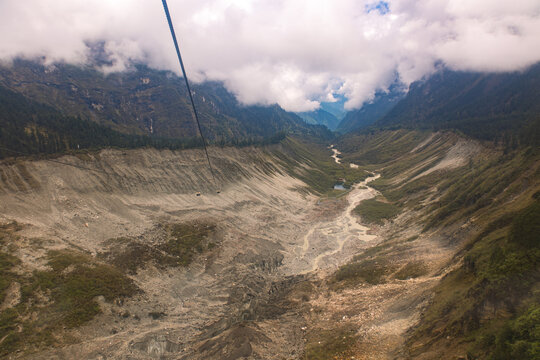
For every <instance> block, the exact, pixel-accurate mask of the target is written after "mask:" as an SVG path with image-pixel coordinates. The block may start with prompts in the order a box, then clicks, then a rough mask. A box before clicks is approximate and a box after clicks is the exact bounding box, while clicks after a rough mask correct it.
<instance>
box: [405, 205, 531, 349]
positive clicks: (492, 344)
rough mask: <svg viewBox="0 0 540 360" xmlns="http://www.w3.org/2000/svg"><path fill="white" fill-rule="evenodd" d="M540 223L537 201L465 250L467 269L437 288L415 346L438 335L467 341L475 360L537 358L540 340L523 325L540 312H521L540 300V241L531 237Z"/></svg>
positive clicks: (488, 230) (491, 228) (415, 336)
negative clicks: (539, 286)
mask: <svg viewBox="0 0 540 360" xmlns="http://www.w3.org/2000/svg"><path fill="white" fill-rule="evenodd" d="M539 222H540V206H539V205H538V200H536V201H534V202H533V203H532V204H530V205H529V206H527V207H525V208H524V209H522V210H521V211H518V212H516V213H510V214H505V215H503V216H501V217H500V218H498V219H495V220H494V221H493V222H492V223H490V224H488V225H487V226H486V227H485V229H484V230H483V231H481V232H480V233H479V235H478V236H476V237H475V238H474V239H473V241H472V242H471V244H470V245H469V246H467V247H466V248H465V249H466V250H465V253H464V254H463V255H464V259H463V265H462V266H461V267H460V268H458V269H456V270H454V271H452V272H451V273H449V274H448V275H447V276H445V277H444V278H443V279H442V281H441V282H440V284H439V285H438V286H437V287H436V288H435V298H434V299H433V302H432V304H431V305H430V307H429V308H428V309H427V311H426V312H425V314H424V315H423V318H422V321H421V325H420V326H419V327H418V328H417V329H416V330H415V332H414V334H413V336H412V338H411V343H414V342H415V341H418V342H421V343H425V342H426V338H431V337H432V336H433V335H434V334H436V335H439V336H441V337H442V338H445V337H446V336H451V337H461V338H462V339H466V341H467V342H469V344H470V345H469V348H470V352H471V354H472V355H473V356H474V357H475V358H476V357H479V358H491V359H510V358H519V359H533V358H535V357H534V356H536V355H537V354H536V353H534V351H537V350H534V349H538V346H539V345H540V339H538V337H536V338H535V337H534V336H536V335H533V336H532V337H531V334H532V333H530V330H526V331H525V330H520V329H521V328H520V326H521V325H518V324H521V323H522V322H526V321H528V320H527V319H534V318H535V316H536V315H537V313H536V311H537V310H534V309H533V310H530V311H529V310H527V311H529V312H520V311H519V309H520V308H523V306H524V304H526V303H527V302H530V301H532V302H533V304H538V301H539V300H540V296H539V295H538V294H536V295H535V294H534V292H531V289H533V288H535V286H537V284H538V282H539V280H540V272H539V271H538V259H540V243H538V241H536V242H534V243H530V242H529V240H530V239H531V238H530V237H529V235H530V236H532V238H534V237H535V236H536V238H537V234H538V232H537V228H538V223H539ZM523 316H524V317H523ZM519 319H521V320H519ZM434 329H436V332H435V333H434ZM501 329H502V330H501ZM420 339H421V340H420ZM419 351H421V349H419ZM518 354H519V356H517V355H518ZM527 354H535V355H534V356H533V357H530V355H527ZM516 356H517V357H516Z"/></svg>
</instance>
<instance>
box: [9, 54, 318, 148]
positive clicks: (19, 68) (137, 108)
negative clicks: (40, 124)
mask: <svg viewBox="0 0 540 360" xmlns="http://www.w3.org/2000/svg"><path fill="white" fill-rule="evenodd" d="M0 85H2V86H4V87H6V88H8V89H10V90H12V91H15V92H17V93H20V94H22V95H24V96H25V97H27V98H28V99H30V100H33V101H36V102H38V103H41V104H45V105H49V106H50V107H52V108H54V109H56V110H57V111H59V112H61V113H63V114H64V115H69V116H73V117H80V118H81V119H84V120H92V121H95V122H97V123H99V124H102V125H106V126H109V127H111V128H113V129H114V130H118V131H120V132H123V133H129V134H138V135H148V136H157V137H168V138H190V137H196V136H198V133H197V126H196V124H195V122H194V120H193V117H192V113H191V112H192V110H191V105H190V103H189V97H188V96H187V90H186V88H185V85H184V83H183V79H181V78H179V77H178V76H176V75H174V74H173V73H171V72H166V71H157V70H153V69H150V68H148V67H145V66H134V67H133V68H132V69H131V70H129V71H126V72H122V73H111V74H107V75H106V74H103V73H101V72H99V71H98V70H96V69H95V68H93V67H91V66H86V67H84V66H81V67H76V66H73V65H67V64H54V65H50V66H43V65H41V64H38V63H35V62H30V61H26V60H15V61H14V62H13V64H11V65H9V66H2V67H0ZM192 90H193V95H194V98H195V103H196V106H197V108H198V111H199V113H200V117H201V123H202V124H201V125H202V128H203V132H204V134H205V135H206V137H207V138H208V139H209V140H211V141H217V142H227V143H230V142H234V141H243V140H246V139H257V140H260V139H263V138H268V137H271V136H274V135H275V134H276V133H279V132H287V133H291V134H304V133H310V134H315V135H317V136H322V137H325V136H328V135H329V132H328V130H326V129H325V128H324V127H322V126H311V125H308V124H306V123H305V122H304V121H302V120H301V119H300V118H299V117H298V116H297V115H295V114H293V113H288V112H286V111H284V110H283V109H281V107H279V106H278V105H273V106H268V107H263V106H242V105H241V104H239V103H238V102H237V101H236V99H235V97H234V96H233V95H232V94H231V93H230V92H228V91H227V90H226V89H225V88H224V87H223V86H222V85H221V84H219V83H212V82H207V83H201V84H193V87H192Z"/></svg>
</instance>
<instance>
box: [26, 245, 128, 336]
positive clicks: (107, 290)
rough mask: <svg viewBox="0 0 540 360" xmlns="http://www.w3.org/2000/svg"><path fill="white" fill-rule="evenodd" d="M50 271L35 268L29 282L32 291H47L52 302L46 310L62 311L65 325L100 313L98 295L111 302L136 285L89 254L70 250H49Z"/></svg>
mask: <svg viewBox="0 0 540 360" xmlns="http://www.w3.org/2000/svg"><path fill="white" fill-rule="evenodd" d="M48 257H49V266H51V267H52V271H37V272H35V273H34V276H33V280H34V282H33V283H32V284H31V285H30V286H31V287H32V288H33V290H34V291H37V290H39V291H42V292H49V291H50V294H51V299H52V300H53V303H54V305H52V306H51V308H50V309H49V310H50V311H53V312H55V313H59V314H61V319H59V320H60V321H61V323H62V324H63V325H65V326H67V327H76V326H80V325H82V324H84V323H86V322H88V321H90V320H92V319H93V317H94V316H95V315H97V314H99V313H100V312H101V311H100V308H99V304H98V303H97V302H96V301H95V298H96V297H97V296H103V297H104V298H105V300H107V301H112V300H114V299H117V298H122V297H128V296H132V295H133V294H135V293H136V291H137V287H136V286H135V285H134V284H133V282H132V281H131V280H130V279H128V278H127V277H126V276H125V275H123V274H122V273H121V272H120V271H118V270H117V269H115V268H113V267H111V266H109V265H105V264H101V263H96V262H95V261H93V259H92V258H91V257H90V256H87V255H84V254H81V253H75V252H71V251H51V252H50V253H49V256H48Z"/></svg>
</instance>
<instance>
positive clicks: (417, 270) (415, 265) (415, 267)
mask: <svg viewBox="0 0 540 360" xmlns="http://www.w3.org/2000/svg"><path fill="white" fill-rule="evenodd" d="M427 272H428V268H427V266H426V264H425V263H424V262H423V261H411V262H408V263H407V264H406V265H405V266H403V267H402V268H401V269H400V270H399V271H398V272H397V273H395V274H394V277H395V278H396V279H399V280H407V279H414V278H417V277H420V276H424V275H426V274H427Z"/></svg>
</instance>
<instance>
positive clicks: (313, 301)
mask: <svg viewBox="0 0 540 360" xmlns="http://www.w3.org/2000/svg"><path fill="white" fill-rule="evenodd" d="M426 139H427V140H426ZM424 140H426V141H427V142H426V143H425V144H424V145H422V144H419V146H421V147H422V146H423V147H424V148H425V147H426V144H428V143H430V142H431V143H430V144H435V145H433V146H438V145H437V141H439V144H440V143H441V142H444V139H443V140H441V139H440V138H436V139H435V140H434V139H433V138H428V137H427V136H426V137H425V138H424ZM419 143H420V142H419ZM475 146H476V145H474V144H472V145H471V144H469V145H468V146H465V145H463V144H462V143H459V142H458V143H457V145H455V143H454V144H450V145H448V147H444V146H443V150H441V152H440V154H439V157H438V158H437V157H434V158H430V159H428V160H426V161H425V163H423V164H420V165H418V168H416V170H418V169H419V168H421V169H423V170H422V171H424V172H427V174H430V173H431V172H428V171H429V169H428V168H426V164H431V165H430V166H431V167H432V168H433V167H435V168H436V169H435V170H436V171H441V170H444V169H445V168H452V169H453V168H455V167H460V166H463V165H464V163H465V161H464V159H465V158H466V156H467V155H470V154H471V153H477V152H479V148H477V147H475ZM413 151H417V150H415V149H413ZM211 155H212V157H213V161H214V163H215V164H216V174H217V179H218V184H217V185H216V184H212V183H209V182H208V179H211V176H210V174H209V173H208V170H207V168H206V166H205V163H204V161H203V160H204V157H203V154H202V153H201V152H200V151H198V150H185V151H177V152H172V151H166V150H164V151H157V150H148V149H146V150H129V151H119V150H104V151H101V152H99V153H94V154H85V155H84V156H83V155H78V156H64V157H62V158H60V159H58V160H59V161H61V162H63V163H64V164H61V163H54V162H50V161H44V160H41V161H24V160H18V161H14V162H11V163H8V162H5V163H3V164H2V165H1V167H0V175H1V182H0V222H1V226H2V229H3V230H2V231H3V232H2V234H3V235H2V239H3V240H2V242H1V243H0V244H1V245H2V251H3V253H6V254H9V255H6V256H10V259H11V258H13V259H17V260H13V261H12V263H11V264H12V265H10V266H12V267H11V270H9V271H10V274H12V275H10V276H12V278H11V280H10V281H8V282H9V284H6V286H5V287H6V289H7V290H6V291H7V292H6V294H7V295H6V296H5V297H4V299H3V304H2V305H1V306H2V309H16V310H17V311H18V312H19V315H18V317H16V318H12V319H17V320H16V321H15V320H12V323H16V324H17V326H16V327H13V328H9V326H7V327H6V325H5V324H4V325H3V326H4V328H3V329H8V330H5V331H4V332H2V334H4V333H5V334H6V335H3V336H2V338H0V348H2V347H3V348H5V349H8V350H7V351H5V352H3V353H2V354H3V356H5V357H6V358H8V359H17V358H29V359H30V358H32V359H73V358H84V359H96V360H97V359H224V360H234V359H328V358H343V359H385V358H408V357H409V354H408V353H407V351H405V350H404V344H405V340H406V335H407V330H408V329H409V328H410V327H411V326H413V325H415V324H416V323H417V322H418V321H419V319H420V314H421V312H422V311H423V308H424V307H425V305H426V304H427V302H429V301H430V299H431V292H432V291H431V290H432V289H433V287H434V286H435V285H436V284H437V283H438V282H439V280H440V279H441V277H443V276H444V275H445V274H446V273H448V271H450V270H452V268H453V266H454V265H452V263H451V262H450V260H451V259H452V257H453V256H454V254H455V253H456V251H457V247H458V244H459V242H457V241H456V242H452V241H449V238H452V237H455V236H464V235H463V234H467V233H468V232H470V231H472V229H474V226H471V227H469V228H468V227H467V226H468V225H467V224H461V223H460V224H459V225H458V226H457V228H452V229H451V230H446V231H447V232H446V233H445V232H441V231H438V232H436V231H431V232H429V231H428V232H422V226H421V224H420V222H419V219H422V218H423V217H425V216H426V214H425V213H424V211H423V208H422V205H424V206H426V205H427V204H429V203H431V202H433V201H435V200H436V194H433V196H431V197H428V198H425V199H423V200H421V202H419V203H418V205H420V206H419V207H416V208H414V209H410V211H406V212H402V213H401V214H400V215H398V216H397V217H396V218H395V219H394V221H392V222H383V223H382V225H373V224H372V225H369V226H367V225H365V224H363V223H362V220H361V219H360V218H359V217H358V216H357V215H355V212H354V209H355V207H356V206H357V205H358V204H359V203H360V202H361V201H362V200H367V199H370V198H374V197H380V196H381V194H380V193H379V192H378V191H377V190H375V189H374V188H373V187H370V182H371V181H374V180H375V179H377V178H378V177H379V176H380V175H372V176H370V177H368V178H367V179H366V180H364V181H363V182H360V183H357V184H356V185H354V186H353V187H352V189H351V190H350V191H349V192H348V193H347V194H345V195H344V196H340V197H323V198H320V197H318V196H315V195H313V194H312V193H310V192H308V191H306V190H305V184H304V183H303V182H302V181H301V180H299V179H297V178H295V177H292V176H290V175H288V173H287V171H286V170H285V169H284V168H283V166H282V164H280V162H279V161H277V160H276V158H275V157H274V156H273V155H272V153H271V152H269V151H266V150H263V149H260V148H244V149H230V148H227V149H220V150H219V151H218V150H216V149H213V152H212V154H211ZM329 156H330V154H329ZM451 157H452V159H450V158H451ZM449 159H450V160H452V161H450V160H449ZM456 159H457V160H456ZM65 163H69V164H71V165H75V166H78V167H73V166H66V165H65ZM437 166H438V167H437ZM370 170H373V171H377V169H375V168H371V169H370ZM414 171H415V170H414V169H412V170H410V173H409V174H408V175H407V176H408V177H409V178H411V179H413V178H414V176H421V174H422V173H421V172H420V173H418V175H416V174H414V176H413V174H412V173H413V172H414ZM404 174H405V173H404ZM401 176H405V175H401ZM388 178H390V177H388ZM383 180H384V179H383ZM217 188H220V189H221V192H220V193H216V189H217ZM198 192H200V193H201V195H200V196H198V195H197V193H198ZM460 233H461V235H459V234H460ZM456 234H458V235H456ZM186 239H187V240H189V241H193V244H194V245H193V246H194V248H196V251H191V250H190V249H185V248H179V246H184V245H179V244H185V241H184V242H182V241H183V240H186ZM175 241H176V242H175ZM66 251H68V252H69V253H66ZM66 254H67V255H66ZM74 254H75V255H74ZM66 259H83V260H77V261H79V262H76V260H69V261H71V262H69V261H68V262H66V261H67V260H66ZM62 264H65V265H62ZM88 264H92V266H93V267H92V268H91V269H93V270H92V271H94V272H97V269H102V267H106V269H112V270H110V271H114V274H116V275H115V276H118V278H119V279H126V280H125V281H126V284H132V286H133V289H132V291H130V292H129V294H127V293H125V294H124V293H123V292H121V293H119V295H118V296H112V295H111V296H109V297H108V296H106V295H104V296H96V297H93V298H91V299H90V300H91V301H93V302H95V304H96V306H97V309H98V310H97V311H96V312H95V315H94V316H91V317H90V318H89V319H88V321H84V322H81V323H80V324H76V325H74V324H73V323H72V322H67V321H65V320H62V319H61V320H58V319H57V320H54V319H51V318H49V317H47V316H46V315H44V311H42V310H40V309H55V311H58V314H62V312H61V311H62V308H61V307H60V308H58V307H55V301H56V300H55V299H61V298H60V297H58V296H59V295H58V294H57V293H56V292H55V291H57V290H55V288H52V287H51V288H47V287H46V286H44V285H41V286H37V285H36V286H34V287H32V286H30V285H27V284H32V283H33V281H34V282H35V280H29V276H30V275H29V274H34V275H33V277H34V278H38V279H41V278H40V277H39V276H40V275H39V274H46V273H50V272H51V271H57V270H58V274H57V276H58V277H61V278H62V279H68V280H69V279H71V277H70V276H73V275H74V274H75V275H80V273H84V269H87V268H88V266H89V265H88ZM51 269H52V270H51ZM104 269H105V268H104ZM117 272H118V274H120V275H118V274H117ZM351 273H352V274H353V275H354V276H350V274H351ZM32 279H33V278H32ZM68 280H66V282H65V283H62V284H63V285H62V286H66V287H67V286H68V285H69V281H68ZM40 284H41V283H40ZM65 284H68V285H65ZM107 286H108V285H107ZM130 286H131V285H130ZM128 287H129V286H128V285H126V287H124V288H122V289H123V291H127V290H126V289H127V288H128ZM30 288H31V289H33V290H28V289H30ZM21 289H22V290H21ZM130 289H131V288H130ZM79 290H80V289H78V290H77V291H79ZM107 290H110V289H109V287H107ZM32 291H33V292H32ZM69 299H72V298H69ZM90 300H88V301H90ZM58 301H60V300H58ZM25 302H26V305H25ZM66 306H67V305H66ZM47 311H48V310H47ZM58 316H62V315H58ZM51 321H57V323H58V324H60V325H59V326H57V327H53V328H50V329H49V327H50V326H49V325H48V323H49V322H51ZM25 327H30V328H31V329H32V330H33V331H34V332H39V331H42V330H44V329H48V331H49V333H50V334H49V336H48V337H47V339H45V340H44V339H36V338H35V336H31V335H28V334H26V332H25V330H24V328H25ZM13 339H15V340H13ZM17 339H19V342H17V341H16V340H17ZM10 341H11V342H13V344H10ZM9 346H11V347H9ZM457 355H459V354H457Z"/></svg>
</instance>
